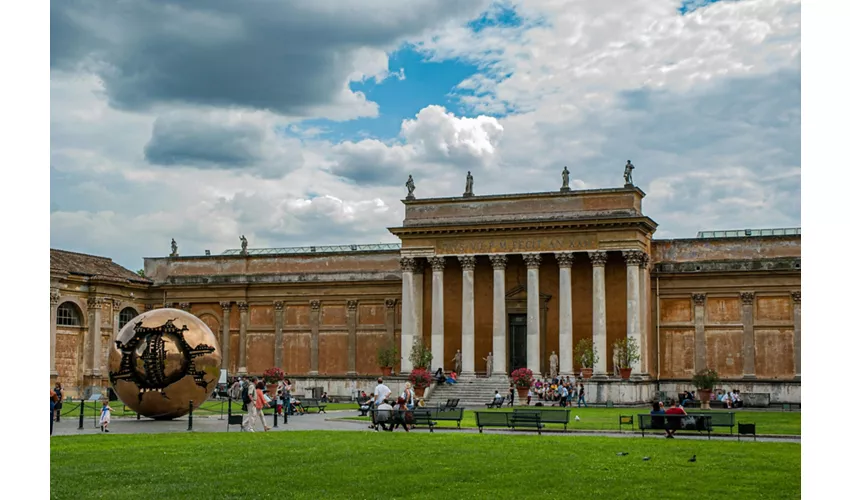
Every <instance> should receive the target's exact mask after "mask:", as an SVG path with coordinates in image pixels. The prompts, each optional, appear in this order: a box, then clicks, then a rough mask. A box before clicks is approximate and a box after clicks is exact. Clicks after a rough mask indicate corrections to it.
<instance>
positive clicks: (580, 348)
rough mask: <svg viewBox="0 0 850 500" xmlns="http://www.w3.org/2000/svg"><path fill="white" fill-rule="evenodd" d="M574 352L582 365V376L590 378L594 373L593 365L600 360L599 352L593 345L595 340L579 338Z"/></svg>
mask: <svg viewBox="0 0 850 500" xmlns="http://www.w3.org/2000/svg"><path fill="white" fill-rule="evenodd" d="M573 353H574V354H575V357H576V359H577V360H578V364H579V366H581V378H583V379H588V378H590V376H591V375H593V365H595V364H596V362H597V361H599V354H597V353H596V349H595V348H594V347H593V340H591V339H581V340H579V341H578V345H576V347H575V349H574V350H573Z"/></svg>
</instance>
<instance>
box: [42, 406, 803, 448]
mask: <svg viewBox="0 0 850 500" xmlns="http://www.w3.org/2000/svg"><path fill="white" fill-rule="evenodd" d="M357 415H359V412H358V411H356V410H346V411H331V412H328V413H327V414H324V413H320V414H315V413H311V414H306V415H296V416H293V417H290V418H289V423H288V424H284V423H283V418H278V427H277V428H274V427H272V425H273V422H274V417H271V416H269V415H267V416H266V424H268V426H269V427H272V429H271V430H270V431H269V432H285V431H317V430H323V431H359V432H375V431H372V430H371V429H369V428H368V424H369V423H368V422H366V421H363V420H343V418H344V417H353V416H357ZM53 425H54V427H53V435H54V436H76V435H80V434H100V433H101V432H100V428H99V427H96V423H95V419H94V418H92V417H89V418H87V419H86V420H85V422H84V426H83V429H82V430H80V429H78V427H79V418H67V417H63V418H62V421H61V422H59V423H54V424H53ZM188 426H189V418H188V417H186V416H184V417H181V418H178V419H176V420H151V419H141V420H136V419H135V418H124V417H113V418H112V422H111V423H110V424H109V431H110V433H114V434H165V433H172V432H187V431H188ZM261 427H262V426H258V428H261ZM192 431H193V432H228V429H227V416H225V417H224V419H221V418H220V417H218V416H203V417H195V418H194V419H193V421H192ZM229 432H240V430H239V426H230V431H229ZM259 432H262V431H259ZM402 432H404V431H403V430H402ZM413 432H425V433H427V432H428V429H427V428H424V429H423V428H419V429H415V430H414V431H413ZM434 432H435V433H440V434H443V433H447V432H452V433H458V432H460V433H468V434H478V429H474V428H465V429H457V428H455V427H453V426H452V427H447V426H443V427H442V428H440V427H437V429H435V431H434ZM484 433H485V434H513V435H533V434H534V433H533V432H529V431H511V430H507V429H490V428H487V429H485V430H484ZM544 434H545V435H551V436H604V437H615V438H627V437H635V436H638V437H639V436H640V433H637V434H631V433H628V432H623V433H620V432H607V431H567V432H566V433H564V432H548V433H547V432H544ZM711 438H712V441H729V440H735V441H737V439H738V437H737V435H734V436H730V435H729V434H728V433H725V434H724V433H723V432H722V431H721V432H718V433H713V434H712V435H711ZM646 439H664V437H663V435H655V434H652V435H650V434H647V435H646ZM676 439H686V440H707V439H708V438H707V437H705V436H700V435H692V434H680V435H677V436H676ZM743 440H750V441H751V440H752V437H750V438H742V441H743ZM758 441H759V442H775V443H788V442H791V443H800V436H777V435H772V436H759V437H758Z"/></svg>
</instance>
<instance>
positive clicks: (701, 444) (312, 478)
mask: <svg viewBox="0 0 850 500" xmlns="http://www.w3.org/2000/svg"><path fill="white" fill-rule="evenodd" d="M50 441H51V460H50V482H51V487H52V488H51V489H52V491H51V498H56V499H62V498H74V499H78V498H110V499H112V498H121V499H122V500H128V499H145V500H148V499H151V498H186V499H193V500H194V499H198V498H239V499H244V498H310V499H316V498H321V499H326V498H402V497H404V498H448V497H451V498H457V499H465V498H485V499H494V498H529V497H536V498H560V497H565V496H570V497H576V498H606V497H607V498H617V499H631V498H634V499H640V500H645V499H647V498H685V499H689V500H693V499H698V498H718V497H719V496H723V497H729V498H799V497H800V494H801V492H800V484H801V483H800V475H801V465H800V461H801V460H800V456H801V451H800V445H799V444H798V443H763V442H755V443H754V442H752V441H748V442H740V443H738V442H735V441H702V440H701V441H693V440H668V439H641V438H605V437H589V436H575V437H570V438H564V437H563V436H542V437H541V436H537V435H535V434H524V435H517V436H512V435H497V434H484V435H479V434H464V433H435V434H429V433H410V434H407V433H404V432H401V433H398V432H394V433H385V432H382V433H377V432H341V431H337V432H332V431H327V432H321V431H304V432H295V431H293V432H276V433H256V434H253V433H231V434H226V433H196V434H193V433H184V434H160V435H156V436H155V437H154V438H152V437H151V436H150V435H121V434H112V435H103V434H98V435H89V436H57V437H53V438H51V440H50ZM617 452H628V455H627V456H618V455H617ZM694 454H696V456H697V461H696V462H694V463H691V462H688V459H689V458H690V457H691V456H692V455H694ZM644 456H649V457H651V459H650V460H649V461H644V460H642V457H644ZM541 474H544V476H545V475H549V477H544V476H541ZM282 488H285V489H286V491H283V490H282Z"/></svg>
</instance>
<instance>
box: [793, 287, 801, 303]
mask: <svg viewBox="0 0 850 500" xmlns="http://www.w3.org/2000/svg"><path fill="white" fill-rule="evenodd" d="M800 293H801V292H800V291H799V290H798V291H796V292H791V300H793V301H794V303H795V304H799V303H800V299H801V298H802V297H801V296H800Z"/></svg>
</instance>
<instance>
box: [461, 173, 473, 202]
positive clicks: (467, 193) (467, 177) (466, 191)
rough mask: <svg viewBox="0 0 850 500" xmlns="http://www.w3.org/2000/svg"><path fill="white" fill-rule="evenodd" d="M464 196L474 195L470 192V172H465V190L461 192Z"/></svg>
mask: <svg viewBox="0 0 850 500" xmlns="http://www.w3.org/2000/svg"><path fill="white" fill-rule="evenodd" d="M463 196H464V197H469V196H475V195H474V194H472V172H469V171H467V172H466V190H465V191H464V192H463Z"/></svg>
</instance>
